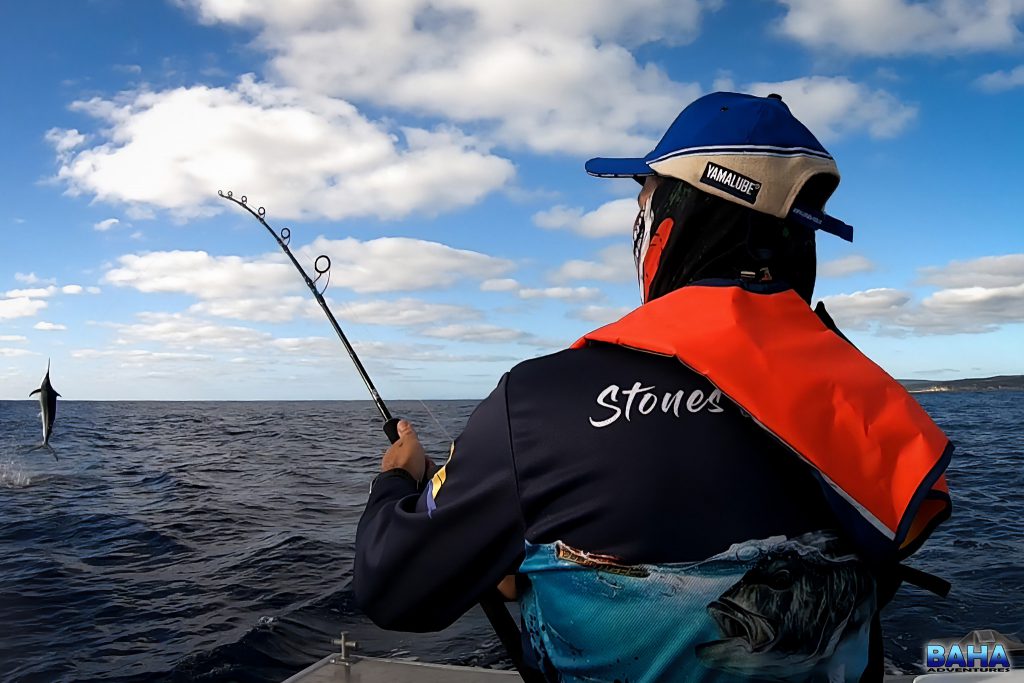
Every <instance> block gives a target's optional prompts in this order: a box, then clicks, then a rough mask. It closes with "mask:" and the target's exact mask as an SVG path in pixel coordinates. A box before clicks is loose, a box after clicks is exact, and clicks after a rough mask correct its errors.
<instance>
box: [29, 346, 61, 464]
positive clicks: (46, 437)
mask: <svg viewBox="0 0 1024 683" xmlns="http://www.w3.org/2000/svg"><path fill="white" fill-rule="evenodd" d="M35 394H39V406H40V408H41V409H42V410H41V412H40V413H39V416H40V417H41V418H42V420H43V442H42V443H41V444H39V445H38V446H36V448H43V447H45V448H48V449H50V452H53V448H52V447H51V446H50V435H51V434H53V420H54V419H55V418H56V417H57V397H58V396H60V394H58V393H57V391H56V390H55V389H54V388H53V385H52V384H50V360H49V359H47V360H46V376H45V377H43V383H42V384H40V385H39V388H38V389H36V390H35V391H33V392H32V393H31V394H29V396H33V395H35ZM54 457H56V454H54Z"/></svg>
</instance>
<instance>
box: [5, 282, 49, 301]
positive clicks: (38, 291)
mask: <svg viewBox="0 0 1024 683" xmlns="http://www.w3.org/2000/svg"><path fill="white" fill-rule="evenodd" d="M56 292H57V288H56V287H55V286H53V285H50V286H49V287H36V288H33V289H9V290H7V291H6V292H4V296H6V297H8V298H10V299H16V298H19V297H27V298H29V299H45V298H47V297H50V296H53V294H55V293H56Z"/></svg>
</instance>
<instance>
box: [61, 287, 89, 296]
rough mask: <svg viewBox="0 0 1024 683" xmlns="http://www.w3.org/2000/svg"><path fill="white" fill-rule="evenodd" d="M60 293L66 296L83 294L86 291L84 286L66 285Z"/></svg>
mask: <svg viewBox="0 0 1024 683" xmlns="http://www.w3.org/2000/svg"><path fill="white" fill-rule="evenodd" d="M60 291H61V292H62V293H64V294H81V293H82V292H84V291H85V288H84V287H82V285H64V286H63V287H61V288H60Z"/></svg>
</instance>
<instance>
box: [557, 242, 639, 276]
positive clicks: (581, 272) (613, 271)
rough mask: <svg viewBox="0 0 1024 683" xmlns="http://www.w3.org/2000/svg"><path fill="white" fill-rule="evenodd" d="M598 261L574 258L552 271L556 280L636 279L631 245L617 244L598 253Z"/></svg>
mask: <svg viewBox="0 0 1024 683" xmlns="http://www.w3.org/2000/svg"><path fill="white" fill-rule="evenodd" d="M598 259H599V260H598V261H583V260H578V259H573V260H570V261H566V262H565V263H563V264H562V265H561V266H559V267H558V269H557V270H555V271H554V272H553V273H551V279H552V281H554V282H559V283H561V282H571V281H575V280H600V281H602V282H629V281H630V280H634V279H636V268H635V266H634V265H633V251H632V249H631V248H630V247H629V245H627V244H625V243H623V244H616V245H613V246H610V247H607V248H605V249H602V250H601V251H600V252H599V253H598Z"/></svg>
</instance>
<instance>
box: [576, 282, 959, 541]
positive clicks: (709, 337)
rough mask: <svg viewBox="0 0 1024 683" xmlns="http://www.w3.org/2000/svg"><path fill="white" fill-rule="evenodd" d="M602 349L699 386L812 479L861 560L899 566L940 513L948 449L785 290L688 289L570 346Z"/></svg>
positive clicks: (887, 382) (901, 392)
mask: <svg viewBox="0 0 1024 683" xmlns="http://www.w3.org/2000/svg"><path fill="white" fill-rule="evenodd" d="M592 342H606V343H611V344H617V345H620V346H624V347H628V348H631V349H637V350H640V351H646V352H650V353H655V354H659V355H664V356H675V357H676V358H678V359H679V360H680V361H681V362H682V363H683V364H684V365H686V366H687V367H689V368H691V369H692V370H694V371H696V372H698V373H699V374H701V375H704V376H705V377H707V378H708V379H709V380H710V381H711V382H712V383H713V384H714V385H715V386H716V387H718V389H720V390H721V391H722V393H723V394H725V395H726V396H728V397H729V398H730V399H731V400H732V401H733V402H735V403H736V404H737V405H738V406H739V407H740V408H742V409H743V410H744V411H746V412H747V413H749V414H750V416H751V417H752V418H753V419H754V420H755V421H756V422H757V423H758V424H759V425H761V426H762V427H763V428H764V429H766V430H767V431H768V432H770V433H771V434H773V435H774V436H775V437H776V438H778V439H779V440H780V441H781V442H782V443H784V444H785V445H787V446H788V447H789V448H790V449H791V450H792V451H793V452H794V453H796V454H797V455H798V456H799V457H800V458H802V459H803V460H804V461H805V462H807V463H809V464H810V465H811V466H812V467H813V468H814V469H815V470H816V471H817V473H818V475H819V477H820V479H821V480H822V481H823V482H824V483H825V484H827V486H825V487H824V490H825V492H826V494H827V495H828V494H829V493H830V491H831V492H832V494H833V495H828V497H829V499H830V501H831V502H832V504H833V505H832V506H833V508H834V509H835V510H836V512H837V515H838V516H839V518H840V520H841V521H842V522H843V523H844V525H845V526H847V527H848V530H849V531H852V533H853V536H854V537H855V538H856V539H857V540H859V541H861V542H862V543H863V544H864V545H865V546H866V547H867V550H868V551H869V552H871V554H873V555H875V556H876V557H881V558H883V559H895V560H900V559H903V558H905V557H906V556H908V555H910V554H911V553H913V552H914V551H915V550H916V549H917V548H918V547H920V545H921V543H923V542H924V541H925V539H926V538H927V537H928V535H930V533H931V532H932V531H933V530H934V529H935V527H936V526H938V524H939V523H941V522H942V521H944V520H945V519H947V518H948V517H949V515H950V511H951V503H950V499H949V490H948V488H947V486H946V480H945V475H944V474H943V473H944V471H945V469H946V466H947V465H948V464H949V458H950V455H951V453H952V450H953V447H952V445H951V444H950V442H949V439H948V438H947V437H946V435H945V434H943V432H942V430H940V429H939V427H938V426H937V425H936V424H935V423H934V422H933V421H932V420H931V418H930V417H929V416H928V414H927V413H926V412H925V411H924V409H923V408H921V406H920V405H919V404H918V403H917V401H916V400H914V398H913V397H912V396H911V395H910V394H909V393H907V391H906V390H905V389H904V388H903V387H902V386H901V385H900V384H899V383H898V382H897V381H896V380H894V379H893V378H892V377H890V376H889V375H888V374H886V372H885V371H884V370H882V369H881V368H880V367H878V366H877V365H875V364H874V363H873V362H872V361H871V360H870V359H868V358H867V357H866V356H865V355H864V354H862V353H861V352H860V351H858V350H857V349H856V348H855V347H854V346H853V345H852V344H850V343H848V342H847V341H845V340H844V339H843V338H841V337H840V336H839V335H837V334H836V333H835V332H833V331H832V330H830V329H829V328H828V327H826V326H825V324H824V323H823V322H822V320H821V319H820V318H819V317H818V316H817V315H815V313H814V312H813V311H812V310H811V309H810V308H809V307H808V306H807V304H806V302H804V301H803V300H802V299H801V298H800V297H799V296H798V295H797V294H796V293H795V292H794V291H793V290H785V291H780V292H775V293H754V292H750V291H747V290H745V289H743V288H741V287H739V286H714V285H708V286H704V285H690V286H687V287H683V288H681V289H678V290H675V291H673V292H671V293H669V294H666V295H664V296H662V297H660V298H658V299H655V300H653V301H651V302H649V303H647V304H645V305H643V306H641V307H640V308H638V309H636V310H634V311H633V312H632V313H630V314H628V315H626V316H625V317H624V318H622V319H621V320H619V321H618V322H615V323H612V324H611V325H607V326H605V327H602V328H600V329H598V330H595V331H594V332H591V333H590V334H588V335H586V336H584V337H583V338H582V339H580V340H579V341H577V342H576V344H574V345H573V347H574V348H578V347H580V346H583V345H585V344H587V343H592Z"/></svg>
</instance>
